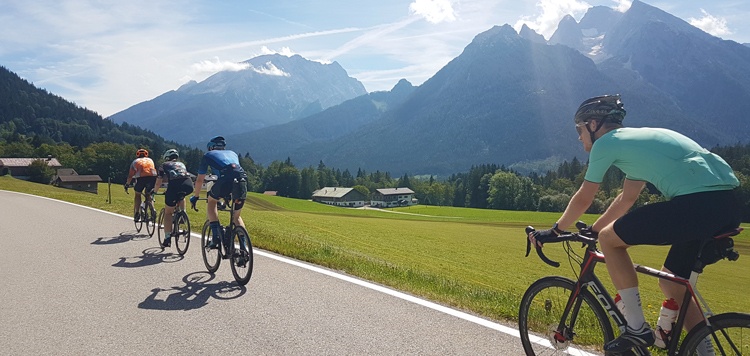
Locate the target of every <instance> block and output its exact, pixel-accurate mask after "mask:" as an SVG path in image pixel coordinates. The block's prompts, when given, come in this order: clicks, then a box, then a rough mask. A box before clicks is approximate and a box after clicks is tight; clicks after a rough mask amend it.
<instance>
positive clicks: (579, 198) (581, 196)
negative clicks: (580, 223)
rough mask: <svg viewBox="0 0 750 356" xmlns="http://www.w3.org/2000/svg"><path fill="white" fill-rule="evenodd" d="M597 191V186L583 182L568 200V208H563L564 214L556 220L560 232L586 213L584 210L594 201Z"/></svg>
mask: <svg viewBox="0 0 750 356" xmlns="http://www.w3.org/2000/svg"><path fill="white" fill-rule="evenodd" d="M598 190H599V184H596V183H591V182H588V181H586V182H584V183H583V184H582V185H581V187H580V188H579V189H578V191H576V193H575V194H573V197H572V198H570V202H568V206H567V207H566V208H565V212H564V213H563V215H562V216H561V217H560V219H559V220H557V225H558V226H557V227H558V228H559V229H561V230H567V229H568V228H569V227H570V226H571V225H573V223H575V222H576V220H578V218H580V217H581V215H583V213H585V212H586V209H588V208H589V206H591V202H593V201H594V196H595V195H596V192H597V191H598Z"/></svg>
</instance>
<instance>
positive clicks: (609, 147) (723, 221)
mask: <svg viewBox="0 0 750 356" xmlns="http://www.w3.org/2000/svg"><path fill="white" fill-rule="evenodd" d="M624 118H625V108H624V106H623V104H622V101H621V100H620V96H619V95H604V96H598V97H594V98H591V99H588V100H585V101H584V102H583V103H582V104H581V105H580V107H579V108H578V110H577V112H576V114H575V116H574V121H575V124H576V130H577V131H578V139H579V140H580V141H581V142H582V143H583V148H584V150H585V151H586V152H589V166H588V170H587V171H586V175H585V179H584V182H583V184H582V185H581V187H580V188H579V189H578V191H577V192H576V193H575V194H574V195H573V197H572V198H571V199H570V202H569V203H568V207H567V208H566V209H565V212H564V213H563V215H562V216H561V217H560V219H558V220H557V223H556V224H554V226H553V227H552V228H551V229H549V230H541V231H537V232H534V233H532V234H530V235H529V239H530V240H531V241H532V242H533V243H535V244H536V243H537V242H536V238H537V237H540V236H542V237H543V236H550V235H558V234H560V233H561V232H563V231H564V230H565V229H566V228H567V227H569V226H570V225H572V224H573V223H574V222H575V221H577V220H578V218H579V217H580V216H581V215H583V213H584V212H585V211H586V210H587V209H588V208H589V206H590V205H591V203H592V202H593V200H594V197H595V195H596V193H597V191H598V190H599V185H600V183H601V182H602V179H603V177H604V174H605V172H606V171H607V170H608V169H609V168H610V167H611V166H615V167H617V168H619V169H620V170H621V171H622V172H623V173H625V181H624V183H623V187H622V191H621V193H620V194H619V195H618V196H617V197H616V198H615V199H614V201H613V202H612V204H611V205H610V206H609V207H608V208H607V210H606V211H605V212H604V214H602V215H601V216H600V217H599V219H598V220H597V221H596V222H594V224H592V225H591V230H592V231H593V232H598V235H599V242H600V244H601V248H602V252H603V253H604V255H605V256H606V260H607V263H606V266H607V270H608V272H609V274H610V276H611V277H612V283H613V284H614V286H615V288H617V290H618V292H619V294H620V296H621V298H622V301H623V302H624V303H625V310H627V312H626V313H625V319H626V321H627V324H628V326H627V328H626V330H625V332H623V333H622V334H621V335H620V337H618V338H617V339H615V340H612V341H610V342H609V343H607V344H606V345H605V346H604V350H605V351H607V352H623V351H626V350H629V349H631V348H633V347H638V346H650V345H651V344H653V343H654V334H653V330H652V329H651V327H650V326H649V325H648V323H646V321H645V318H644V315H643V309H642V307H641V300H640V293H639V291H638V278H637V276H636V272H635V269H634V268H633V263H632V261H631V259H630V256H629V254H628V252H627V249H628V247H630V246H634V245H671V248H670V251H669V254H668V255H667V257H666V260H665V262H664V266H663V268H662V270H663V271H666V272H668V273H673V274H675V275H677V276H680V277H684V278H690V273H691V271H692V267H693V264H694V263H695V261H696V259H697V256H698V253H699V252H700V251H699V249H700V246H701V245H702V244H701V242H702V240H706V239H709V238H711V237H712V236H714V235H717V234H719V233H722V232H725V231H727V230H729V229H732V228H735V227H737V226H739V224H740V221H741V217H740V212H741V209H740V205H739V203H738V202H737V199H736V198H735V196H734V192H733V189H734V188H736V187H737V186H739V181H738V180H737V177H735V175H734V172H733V170H732V168H731V167H730V166H729V165H728V164H727V163H726V162H725V161H724V160H723V159H722V158H721V157H719V156H718V155H716V154H713V153H711V152H709V151H708V150H706V149H705V148H703V147H701V146H700V145H699V144H697V143H696V142H695V141H693V140H691V139H690V138H688V137H686V136H684V135H682V134H679V133H677V132H674V131H671V130H667V129H661V128H648V127H643V128H625V127H623V126H622V120H623V119H624ZM646 183H651V184H653V185H654V186H655V187H656V188H657V189H658V190H659V191H660V192H661V193H662V194H663V195H664V196H665V197H666V198H667V199H668V201H665V202H659V203H654V204H648V205H645V206H643V207H640V208H637V209H634V210H632V211H630V208H631V207H632V206H633V204H635V202H636V200H637V199H638V196H639V194H640V192H641V190H643V188H644V187H645V186H646ZM659 287H661V290H662V292H664V294H665V295H666V296H667V297H668V298H674V299H675V300H676V301H677V303H678V304H679V303H682V298H683V296H684V288H683V287H680V286H677V285H676V284H673V283H672V282H668V281H666V280H660V281H659ZM700 320H702V317H701V315H700V312H699V310H698V308H697V305H695V302H694V301H693V305H691V307H690V309H689V311H688V315H687V316H686V318H685V328H686V329H687V330H690V329H691V328H692V327H693V326H695V325H696V324H697V323H698V322H699V321H700Z"/></svg>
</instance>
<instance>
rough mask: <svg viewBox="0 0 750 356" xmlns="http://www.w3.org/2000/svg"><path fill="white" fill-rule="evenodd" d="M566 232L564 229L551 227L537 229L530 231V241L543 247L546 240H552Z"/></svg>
mask: <svg viewBox="0 0 750 356" xmlns="http://www.w3.org/2000/svg"><path fill="white" fill-rule="evenodd" d="M562 233H565V232H564V231H560V230H557V229H556V228H554V227H553V228H551V229H547V230H536V231H532V232H530V233H529V241H531V243H533V244H534V246H537V247H542V245H544V243H545V242H548V241H551V240H553V239H555V238H556V237H557V236H559V235H560V234H562Z"/></svg>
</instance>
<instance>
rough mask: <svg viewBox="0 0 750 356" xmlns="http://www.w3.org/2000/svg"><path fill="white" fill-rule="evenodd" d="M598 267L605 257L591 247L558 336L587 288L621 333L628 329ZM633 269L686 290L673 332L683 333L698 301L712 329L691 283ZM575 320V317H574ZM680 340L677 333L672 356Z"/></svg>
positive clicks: (640, 351) (671, 346)
mask: <svg viewBox="0 0 750 356" xmlns="http://www.w3.org/2000/svg"><path fill="white" fill-rule="evenodd" d="M597 263H605V258H604V254H602V253H601V252H599V251H597V250H596V249H595V248H593V247H591V246H589V247H588V248H587V249H586V254H585V255H584V256H583V262H581V273H580V277H579V278H578V280H577V281H576V283H575V289H574V291H573V293H571V295H570V299H568V303H567V305H566V306H565V310H564V311H563V315H562V319H561V321H560V325H558V329H557V333H561V332H562V331H563V330H566V325H565V320H567V319H568V315H569V314H570V313H571V311H573V310H575V309H574V307H579V306H580V302H579V303H577V301H578V300H579V299H578V297H579V296H580V294H581V291H582V290H583V289H584V288H587V287H588V288H589V289H590V291H591V293H592V294H593V295H594V296H595V297H596V299H597V300H598V301H599V303H600V304H601V305H602V307H604V310H605V311H606V312H607V314H609V316H610V318H611V319H612V320H613V321H614V322H615V324H616V325H617V327H618V328H619V329H620V331H622V330H624V329H625V326H626V325H627V323H626V322H625V317H624V316H623V315H622V313H621V312H620V310H619V309H618V308H617V307H616V306H615V302H614V300H613V299H612V297H611V296H610V295H609V293H608V292H607V290H606V288H604V285H603V284H602V282H601V281H600V280H599V278H598V277H596V275H595V274H594V268H595V267H596V264H597ZM633 267H634V268H635V270H636V272H638V273H641V274H644V275H648V276H651V277H656V278H659V279H665V280H668V281H670V282H674V283H677V284H680V285H683V286H685V288H686V289H685V296H684V297H683V300H682V305H681V307H680V312H679V315H678V317H677V323H676V324H675V326H674V327H673V330H677V331H681V330H682V327H683V325H684V322H685V318H684V316H685V315H686V313H687V309H688V307H689V306H690V301H691V300H694V301H695V302H696V304H697V306H698V310H699V311H701V314H702V315H704V319H705V321H706V324H707V325H709V327H710V323H709V321H708V318H707V316H706V315H705V314H703V312H702V308H701V304H704V306H705V301H703V299H702V298H700V300H699V298H698V297H700V294H699V293H698V291H697V290H695V289H694V288H693V284H691V282H690V280H689V279H685V278H681V277H678V276H675V275H673V274H670V273H666V272H663V271H660V270H657V269H654V268H651V267H647V266H643V265H639V264H634V265H633ZM574 318H575V316H574ZM574 323H575V319H573V320H572V321H571V324H574ZM555 337H556V338H557V337H561V338H563V339H562V340H565V338H567V335H555ZM679 340H680V332H675V333H674V334H673V337H671V338H670V340H669V344H668V347H667V354H668V355H677V352H678V351H679V348H678V347H679ZM634 351H635V353H636V355H650V353H649V351H648V350H647V349H646V348H639V349H637V350H634Z"/></svg>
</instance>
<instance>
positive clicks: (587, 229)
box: [578, 226, 599, 239]
mask: <svg viewBox="0 0 750 356" xmlns="http://www.w3.org/2000/svg"><path fill="white" fill-rule="evenodd" d="M578 233H579V234H581V235H582V236H586V237H590V238H592V239H598V238H599V233H598V232H596V231H594V230H593V229H592V228H591V226H586V227H584V228H583V229H581V230H580V231H579V232H578Z"/></svg>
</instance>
